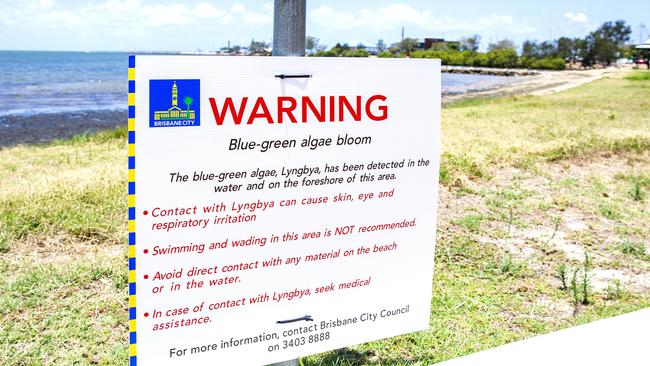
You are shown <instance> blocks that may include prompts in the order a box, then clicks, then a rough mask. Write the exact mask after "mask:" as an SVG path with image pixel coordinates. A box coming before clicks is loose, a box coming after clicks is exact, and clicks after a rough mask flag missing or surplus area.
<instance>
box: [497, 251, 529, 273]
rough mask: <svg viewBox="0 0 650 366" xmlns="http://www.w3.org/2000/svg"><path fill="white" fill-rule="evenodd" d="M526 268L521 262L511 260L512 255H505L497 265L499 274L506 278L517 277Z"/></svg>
mask: <svg viewBox="0 0 650 366" xmlns="http://www.w3.org/2000/svg"><path fill="white" fill-rule="evenodd" d="M525 268H526V265H525V264H524V263H523V262H520V261H516V260H514V259H512V255H510V254H509V253H508V254H505V255H504V256H503V257H502V258H501V263H500V264H499V272H500V273H501V274H502V275H506V276H518V275H520V274H521V272H523V270H524V269H525Z"/></svg>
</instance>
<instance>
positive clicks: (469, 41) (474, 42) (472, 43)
mask: <svg viewBox="0 0 650 366" xmlns="http://www.w3.org/2000/svg"><path fill="white" fill-rule="evenodd" d="M480 44H481V36H479V35H478V34H475V35H473V36H471V37H466V38H463V39H461V40H460V50H461V51H472V52H476V51H478V49H479V46H480Z"/></svg>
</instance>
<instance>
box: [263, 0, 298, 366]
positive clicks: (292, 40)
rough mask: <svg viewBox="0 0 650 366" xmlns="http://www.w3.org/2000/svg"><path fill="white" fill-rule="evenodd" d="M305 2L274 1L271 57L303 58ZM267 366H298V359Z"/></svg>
mask: <svg viewBox="0 0 650 366" xmlns="http://www.w3.org/2000/svg"><path fill="white" fill-rule="evenodd" d="M306 2H307V0H275V3H274V5H273V56H305V38H306V33H305V26H306V25H305V23H306V21H307V17H306V14H305V9H306V7H307V4H306ZM269 366H298V359H295V360H289V361H284V362H278V363H274V364H272V365H269Z"/></svg>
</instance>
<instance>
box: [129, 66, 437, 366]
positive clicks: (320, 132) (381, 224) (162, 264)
mask: <svg viewBox="0 0 650 366" xmlns="http://www.w3.org/2000/svg"><path fill="white" fill-rule="evenodd" d="M129 79H130V80H129V104H130V106H129V253H130V259H129V269H130V272H129V273H130V275H129V282H130V284H129V291H130V318H131V320H130V330H131V360H132V362H133V363H135V362H137V364H138V365H145V366H146V365H215V364H224V365H261V364H268V363H273V362H278V361H283V360H288V359H293V358H296V357H299V356H304V355H309V354H314V353H318V352H324V351H327V350H332V349H337V348H341V347H345V346H349V345H354V344H359V343H363V342H367V341H370V340H375V339H381V338H386V337H391V336H395V335H399V334H403V333H407V332H413V331H417V330H421V329H426V328H427V327H428V324H429V316H430V301H431V285H432V284H431V281H432V277H433V260H434V247H435V227H436V208H437V207H436V202H437V194H438V166H439V150H440V142H439V141H440V64H439V62H438V61H435V60H404V59H363V60H361V59H359V60H357V59H353V60H351V59H345V60H344V59H328V58H282V57H278V58H266V57H249V58H242V57H195V56H132V57H131V58H130V68H129Z"/></svg>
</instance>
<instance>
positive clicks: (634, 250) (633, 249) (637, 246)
mask: <svg viewBox="0 0 650 366" xmlns="http://www.w3.org/2000/svg"><path fill="white" fill-rule="evenodd" d="M618 250H620V251H621V252H622V253H624V254H631V255H634V256H637V257H642V256H645V254H646V250H645V246H644V245H643V244H641V243H635V242H631V241H629V240H627V239H625V240H623V241H622V242H621V243H620V244H619V245H618Z"/></svg>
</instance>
